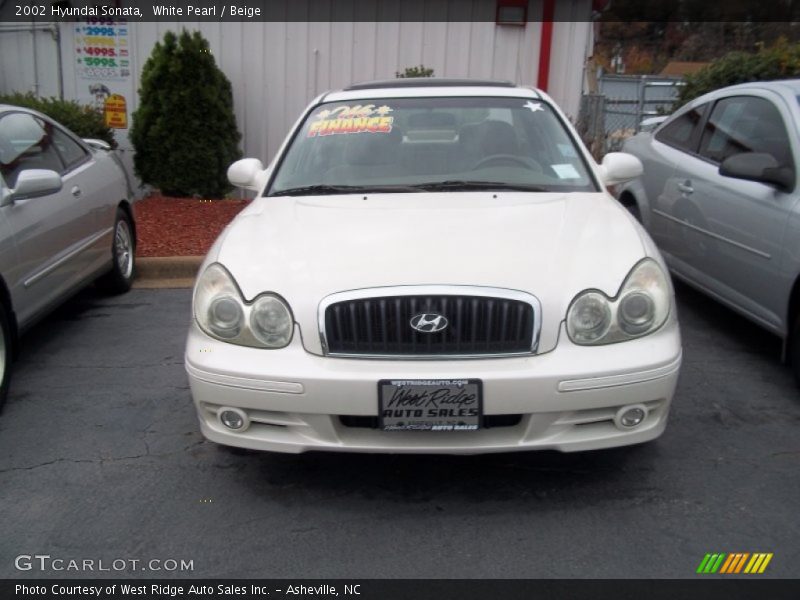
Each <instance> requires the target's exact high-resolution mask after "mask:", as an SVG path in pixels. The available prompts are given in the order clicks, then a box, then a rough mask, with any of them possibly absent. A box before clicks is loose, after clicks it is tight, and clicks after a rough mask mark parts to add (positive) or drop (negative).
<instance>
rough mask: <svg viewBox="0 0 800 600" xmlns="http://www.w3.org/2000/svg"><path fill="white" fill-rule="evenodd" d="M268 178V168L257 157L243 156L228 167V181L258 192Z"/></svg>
mask: <svg viewBox="0 0 800 600" xmlns="http://www.w3.org/2000/svg"><path fill="white" fill-rule="evenodd" d="M267 179H269V169H265V168H264V165H263V163H262V162H261V161H260V160H258V159H257V158H243V159H241V160H237V161H236V162H235V163H233V164H232V165H231V166H230V167H228V181H230V182H231V183H232V184H233V185H235V186H236V187H240V188H245V189H247V190H253V191H256V192H260V191H261V188H263V187H264V184H265V183H267Z"/></svg>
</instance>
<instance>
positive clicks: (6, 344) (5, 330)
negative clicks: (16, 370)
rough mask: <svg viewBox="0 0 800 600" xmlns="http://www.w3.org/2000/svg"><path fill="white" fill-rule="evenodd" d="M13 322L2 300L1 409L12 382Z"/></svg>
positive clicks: (0, 305) (0, 316)
mask: <svg viewBox="0 0 800 600" xmlns="http://www.w3.org/2000/svg"><path fill="white" fill-rule="evenodd" d="M13 355H14V353H13V352H12V351H11V322H10V316H9V314H8V311H7V310H6V307H5V306H4V305H3V303H2V302H0V410H2V409H3V405H4V404H5V402H6V396H7V395H8V386H9V384H10V383H11V360H12V358H13Z"/></svg>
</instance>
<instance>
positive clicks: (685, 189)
mask: <svg viewBox="0 0 800 600" xmlns="http://www.w3.org/2000/svg"><path fill="white" fill-rule="evenodd" d="M798 97H800V80H790V81H773V82H758V83H748V84H742V85H736V86H731V87H727V88H723V89H720V90H716V91H714V92H711V93H709V94H706V95H704V96H701V97H699V98H697V99H695V100H693V101H691V102H690V103H688V104H687V105H686V106H684V107H683V108H681V109H680V110H679V111H677V112H676V113H675V114H674V115H673V116H672V117H670V118H669V119H667V120H666V121H665V122H664V123H662V124H661V125H660V126H659V127H658V128H657V129H656V130H655V131H654V132H653V133H641V134H639V135H637V136H634V137H633V138H631V139H630V140H628V141H627V142H626V143H625V146H624V150H625V152H629V153H631V154H633V155H635V156H637V157H638V158H639V160H641V161H642V163H643V165H644V174H643V175H642V176H641V177H639V178H637V179H636V180H634V181H631V182H629V183H627V184H625V185H624V186H621V187H620V189H619V190H618V192H619V195H618V197H619V200H620V202H622V203H623V204H624V205H626V206H627V207H628V208H629V210H630V211H631V212H632V213H633V214H634V215H636V216H637V217H638V218H639V219H640V220H641V221H642V222H643V224H644V226H645V227H646V228H647V230H648V232H649V233H650V235H651V236H652V237H653V239H654V240H655V242H656V243H657V244H658V246H659V248H660V249H661V252H662V253H663V255H664V258H665V259H666V261H667V264H668V265H669V267H670V270H671V271H672V273H673V274H674V275H675V276H677V277H678V278H680V279H682V280H684V281H686V282H687V283H689V284H690V285H692V286H693V287H696V288H698V289H700V290H701V291H703V292H705V293H707V294H708V295H710V296H712V297H713V298H715V299H717V300H719V301H720V302H722V303H724V304H726V305H728V306H729V307H731V308H732V309H734V310H735V311H737V312H739V313H741V314H743V315H744V316H746V317H748V318H749V319H751V320H753V321H754V322H756V323H758V324H759V325H761V326H762V327H764V328H765V329H767V330H769V331H771V332H773V333H775V334H776V335H778V336H780V337H781V338H782V339H783V341H784V357H785V358H788V359H789V360H790V361H791V365H792V368H793V370H794V374H795V376H796V378H797V379H798V383H800V202H798V200H800V194H798V190H797V183H798V181H797V174H798V164H800V163H798V161H799V160H800V138H798V125H799V124H800V104H798Z"/></svg>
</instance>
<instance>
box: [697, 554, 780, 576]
mask: <svg viewBox="0 0 800 600" xmlns="http://www.w3.org/2000/svg"><path fill="white" fill-rule="evenodd" d="M772 556H773V554H772V552H769V553H767V552H754V553H750V552H734V553H731V554H726V553H717V554H706V555H705V556H704V557H703V560H702V561H700V566H698V567H697V573H700V574H703V575H705V574H713V573H721V574H726V575H732V574H738V573H747V574H756V573H763V572H764V571H765V570H766V568H767V565H768V564H769V561H771V560H772Z"/></svg>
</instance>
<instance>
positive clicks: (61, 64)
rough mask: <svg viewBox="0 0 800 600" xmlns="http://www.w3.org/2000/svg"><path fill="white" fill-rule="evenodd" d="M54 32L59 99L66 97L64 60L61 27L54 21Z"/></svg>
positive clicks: (52, 31)
mask: <svg viewBox="0 0 800 600" xmlns="http://www.w3.org/2000/svg"><path fill="white" fill-rule="evenodd" d="M50 31H51V33H52V34H53V40H54V41H55V43H56V61H57V64H58V99H59V100H63V99H64V60H63V57H62V56H61V29H60V27H59V26H58V23H53V28H52V29H51V30H50Z"/></svg>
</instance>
